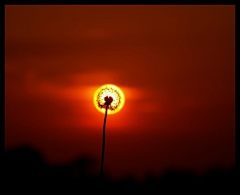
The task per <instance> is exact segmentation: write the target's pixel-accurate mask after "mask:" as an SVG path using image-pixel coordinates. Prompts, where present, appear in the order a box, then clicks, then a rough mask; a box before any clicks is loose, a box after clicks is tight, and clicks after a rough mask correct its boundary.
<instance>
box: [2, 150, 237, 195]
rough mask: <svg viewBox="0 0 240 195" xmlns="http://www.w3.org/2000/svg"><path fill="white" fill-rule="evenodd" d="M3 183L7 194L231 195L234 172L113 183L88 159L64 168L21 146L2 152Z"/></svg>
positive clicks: (173, 172) (171, 173)
mask: <svg viewBox="0 0 240 195" xmlns="http://www.w3.org/2000/svg"><path fill="white" fill-rule="evenodd" d="M4 164H5V165H4V172H5V175H4V182H5V184H6V185H5V188H6V189H5V190H6V192H7V194H8V193H9V194H10V193H12V192H17V193H20V192H21V193H22V192H23V193H31V194H35V193H37V192H39V193H47V192H48V193H49V192H53V193H54V194H55V193H63V194H76V193H78V194H81V193H84V194H86V192H87V194H89V193H93V192H95V193H96V192H110V193H113V194H115V193H119V192H120V193H127V192H130V191H131V192H134V193H140V192H145V193H146V194H147V193H151V192H153V193H164V192H165V193H166V192H167V193H168V194H171V193H180V192H181V193H191V194H197V193H201V194H202V193H214V194H216V193H220V192H221V193H224V194H225V193H226V194H235V193H236V192H235V190H236V171H235V170H236V169H235V167H232V168H231V169H229V170H228V171H226V170H221V169H218V168H215V169H212V170H209V171H208V172H207V173H206V174H205V175H204V176H199V175H196V174H194V173H191V172H183V171H178V170H171V171H166V173H165V174H163V175H159V176H152V175H146V177H145V179H144V182H138V181H136V180H135V179H133V178H130V177H129V178H123V179H120V180H113V179H111V178H110V177H108V176H106V175H105V176H104V177H100V175H99V173H96V171H95V172H94V171H93V167H96V166H98V165H97V164H96V161H95V160H94V159H92V158H89V157H79V158H78V159H77V160H75V161H74V162H72V163H69V164H66V165H55V166H53V165H49V164H47V163H45V162H44V160H43V158H42V156H41V154H40V153H39V152H38V151H37V150H35V149H34V148H31V147H27V146H23V147H19V148H15V149H11V150H8V151H6V152H5V159H4Z"/></svg>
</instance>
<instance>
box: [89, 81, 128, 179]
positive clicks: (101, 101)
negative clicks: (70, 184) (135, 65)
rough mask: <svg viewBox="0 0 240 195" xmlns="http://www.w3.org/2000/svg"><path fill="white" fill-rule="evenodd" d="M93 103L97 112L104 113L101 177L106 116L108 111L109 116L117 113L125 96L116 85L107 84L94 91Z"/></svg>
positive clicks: (102, 160)
mask: <svg viewBox="0 0 240 195" xmlns="http://www.w3.org/2000/svg"><path fill="white" fill-rule="evenodd" d="M93 102H94V105H95V107H96V108H97V110H99V111H100V112H102V113H105V116H104V122H103V138H102V157H101V172H100V174H101V176H103V163H104V151H105V132H106V120H107V114H108V111H109V114H115V113H117V112H119V111H120V110H121V109H122V107H123V105H124V103H125V96H124V94H123V92H122V90H121V89H120V88H119V87H117V86H116V85H112V84H108V85H103V86H101V87H100V88H98V89H97V90H96V92H95V93H94V96H93Z"/></svg>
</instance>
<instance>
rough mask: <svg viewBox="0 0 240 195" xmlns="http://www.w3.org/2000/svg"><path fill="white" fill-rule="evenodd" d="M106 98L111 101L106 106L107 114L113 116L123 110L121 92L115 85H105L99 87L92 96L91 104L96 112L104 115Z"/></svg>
mask: <svg viewBox="0 0 240 195" xmlns="http://www.w3.org/2000/svg"><path fill="white" fill-rule="evenodd" d="M106 97H107V98H110V97H111V98H112V99H113V100H112V102H111V104H110V105H109V106H108V114H115V113H117V112H119V111H120V110H121V109H122V108H123V106H124V103H125V96H124V93H123V91H122V90H121V89H120V88H119V87H118V86H116V85H113V84H106V85H102V86H101V87H99V88H98V89H97V90H96V91H95V93H94V95H93V103H94V106H95V107H96V109H97V110H98V111H100V112H102V113H105V109H106Z"/></svg>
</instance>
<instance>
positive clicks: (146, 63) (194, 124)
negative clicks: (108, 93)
mask: <svg viewBox="0 0 240 195" xmlns="http://www.w3.org/2000/svg"><path fill="white" fill-rule="evenodd" d="M107 83H112V84H116V85H118V86H119V87H121V88H122V90H123V91H124V93H125V96H126V102H125V106H124V108H123V109H122V110H121V111H120V112H119V113H117V114H115V115H111V116H109V117H108V120H107V129H106V151H105V152H106V153H105V164H104V166H105V168H104V169H105V170H106V172H108V173H109V174H110V175H112V176H113V177H121V176H125V175H133V176H134V177H139V176H143V175H145V174H147V173H154V174H158V173H161V172H163V171H165V170H167V169H171V168H177V169H183V170H192V171H195V172H202V171H206V170H208V169H209V168H211V167H221V168H227V167H231V166H232V165H233V164H234V163H235V156H234V154H235V7H234V6H232V5H226V6H223V5H218V6H199V5H193V6H183V5H181V6H179V5H171V6H169V5H159V6H150V5H149V6H130V5H128V6H93V5H91V6H86V5H79V6H77V5H72V6H70V5H69V6H67V5H61V6H56V5H54V6H50V5H45V6H44V5H43V6H40V5H37V6H30V5H21V6H20V5H14V6H13V5H7V6H5V113H6V114H5V118H6V120H5V146H6V149H9V148H13V147H18V146H21V145H30V146H33V147H35V148H37V149H39V151H40V152H42V154H43V156H44V158H45V159H46V161H48V162H51V163H65V162H70V161H72V160H74V159H75V158H77V157H78V156H81V155H89V156H92V157H93V158H96V159H97V160H98V162H99V163H100V155H101V141H102V140H101V139H102V137H101V136H102V125H103V124H102V123H103V117H104V115H103V114H101V113H100V112H98V111H97V110H96V109H95V108H94V105H93V102H92V96H93V93H94V91H95V90H96V89H97V88H98V87H100V86H101V85H103V84H107ZM99 168H100V164H99Z"/></svg>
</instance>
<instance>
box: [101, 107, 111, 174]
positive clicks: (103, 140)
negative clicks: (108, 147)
mask: <svg viewBox="0 0 240 195" xmlns="http://www.w3.org/2000/svg"><path fill="white" fill-rule="evenodd" d="M108 106H109V105H107V106H106V111H105V117H104V122H103V137H102V159H101V177H103V163H104V151H105V131H106V121H107V112H108Z"/></svg>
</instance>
